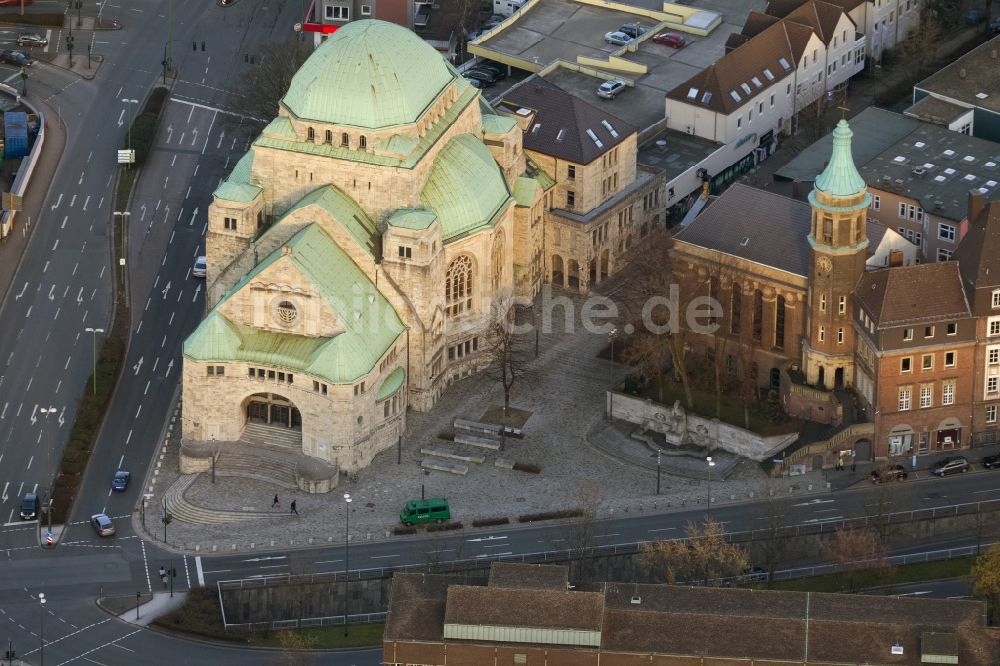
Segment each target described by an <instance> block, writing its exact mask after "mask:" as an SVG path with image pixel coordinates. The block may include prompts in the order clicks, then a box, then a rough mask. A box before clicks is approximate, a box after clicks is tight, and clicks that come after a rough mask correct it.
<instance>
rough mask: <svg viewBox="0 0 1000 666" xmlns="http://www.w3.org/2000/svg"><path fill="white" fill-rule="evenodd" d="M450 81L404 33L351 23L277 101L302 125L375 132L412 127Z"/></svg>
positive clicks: (444, 68) (427, 50) (443, 67)
mask: <svg viewBox="0 0 1000 666" xmlns="http://www.w3.org/2000/svg"><path fill="white" fill-rule="evenodd" d="M454 76H455V75H454V74H453V73H452V70H451V69H450V68H449V67H448V65H447V63H446V62H445V60H444V58H442V57H441V54H439V53H438V52H437V51H435V50H434V49H433V48H432V47H431V46H430V45H429V44H427V43H426V42H425V41H424V40H422V39H420V38H419V37H418V36H417V35H416V34H414V33H413V32H411V31H410V30H407V29H406V28H403V27H401V26H398V25H395V24H394V23H386V22H385V21H374V20H365V21H354V22H352V23H348V24H347V25H345V26H344V27H342V28H340V29H339V30H338V31H337V32H335V33H334V34H333V35H332V36H331V37H330V38H329V39H327V40H326V41H325V42H323V44H321V45H320V47H319V48H318V49H316V52H315V53H313V54H312V55H311V56H309V59H308V60H306V62H305V64H304V65H302V68H301V69H299V71H298V72H296V74H295V76H294V77H292V83H291V85H290V86H289V87H288V92H287V93H285V97H284V98H283V99H282V100H281V101H282V104H284V105H285V107H286V108H287V109H288V110H289V111H291V112H292V113H294V114H295V115H296V116H298V117H299V118H302V119H303V120H314V121H316V122H322V123H331V124H335V125H350V126H355V127H364V128H368V129H378V128H380V127H391V126H393V125H405V124H408V123H413V122H416V120H417V118H419V117H420V114H421V113H422V112H423V111H424V109H426V108H427V106H428V105H429V104H430V103H431V102H432V101H433V100H434V99H435V98H436V97H437V96H438V94H439V93H440V92H441V90H442V89H444V87H445V86H447V85H448V84H449V83H450V82H451V81H452V79H453V78H454Z"/></svg>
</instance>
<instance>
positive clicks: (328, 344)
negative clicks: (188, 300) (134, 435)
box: [184, 224, 405, 384]
mask: <svg viewBox="0 0 1000 666" xmlns="http://www.w3.org/2000/svg"><path fill="white" fill-rule="evenodd" d="M285 245H286V246H287V247H288V248H290V250H291V252H290V253H289V254H288V256H287V257H285V255H284V254H283V249H282V248H278V249H277V250H275V251H274V252H272V253H271V254H270V255H268V257H267V258H265V259H264V260H263V261H261V262H260V263H259V264H258V265H257V266H256V267H255V268H254V269H253V270H252V271H250V273H248V274H247V275H245V276H244V277H243V278H242V279H241V280H240V281H239V282H238V283H237V284H236V285H235V286H234V287H233V288H232V289H231V290H230V291H229V293H227V294H226V296H225V297H224V298H223V299H222V301H220V302H219V304H218V305H216V306H215V308H213V309H212V311H211V312H210V313H209V314H208V316H207V317H206V318H205V319H204V320H203V321H202V322H201V324H199V326H198V328H197V329H195V331H194V333H192V334H191V335H190V336H189V337H188V339H187V340H185V342H184V355H185V356H186V357H187V358H190V359H192V360H196V361H218V362H244V363H257V364H261V365H267V366H273V367H278V368H285V369H287V370H297V371H300V372H305V373H308V374H309V375H312V376H313V377H317V378H320V379H323V380H325V381H327V382H329V383H331V384H345V383H353V382H355V381H357V380H358V379H360V378H361V377H364V376H365V375H367V374H368V373H369V372H371V370H372V369H373V368H374V367H375V366H376V365H377V364H378V362H379V359H381V358H382V356H383V355H384V354H385V352H386V351H388V349H389V348H390V347H391V346H392V344H393V343H394V342H395V341H396V339H397V338H398V337H399V335H400V334H401V333H402V332H403V331H404V330H405V329H404V326H403V323H402V322H401V321H400V320H399V317H398V316H397V315H396V312H395V310H393V308H392V306H391V305H390V304H389V302H388V301H387V300H386V299H385V297H384V296H382V295H381V294H380V293H379V292H378V290H377V289H376V288H375V286H374V285H373V284H372V283H371V282H370V281H369V280H368V278H367V277H366V276H365V274H364V273H362V272H361V269H359V268H358V267H357V266H356V265H355V264H354V262H352V261H351V259H350V258H349V257H348V256H347V255H346V254H345V253H344V252H343V250H341V249H340V248H339V247H338V246H337V244H336V243H335V242H334V241H333V239H331V238H330V236H329V235H327V233H326V232H325V231H324V230H323V228H322V227H321V226H320V225H318V224H310V225H309V226H307V227H306V228H304V229H303V230H302V231H300V232H298V233H297V234H295V235H294V236H292V238H290V239H289V240H288V242H287V243H286V244H285ZM283 258H287V259H288V260H290V261H291V262H292V264H293V265H294V266H295V267H296V268H298V269H299V270H300V271H301V272H302V274H303V275H304V276H305V278H306V279H307V280H308V281H309V282H310V283H311V284H312V285H313V287H314V288H315V290H316V292H317V293H318V294H319V295H320V297H322V298H323V300H324V301H325V302H326V304H327V305H328V306H329V307H330V308H331V309H332V310H333V312H334V313H335V314H336V317H337V323H338V325H339V326H340V327H342V328H343V332H342V333H339V334H337V335H335V336H333V337H321V338H313V337H306V336H302V335H295V334H291V333H282V332H278V331H270V330H261V329H255V328H252V327H250V326H246V325H243V324H238V323H235V322H232V321H230V320H228V319H227V318H226V317H225V316H224V315H223V314H222V312H221V311H222V310H223V309H224V306H225V304H226V302H227V301H228V300H229V299H230V298H231V297H232V296H233V295H234V294H235V293H237V292H238V291H239V290H240V289H242V288H244V287H245V286H246V285H247V284H248V283H250V282H251V281H252V280H253V279H254V278H255V277H257V275H259V274H260V273H261V272H262V271H264V270H265V269H266V268H268V267H269V266H271V265H272V264H274V263H275V262H276V261H278V260H279V259H283ZM390 378H391V375H390ZM387 381H388V380H387Z"/></svg>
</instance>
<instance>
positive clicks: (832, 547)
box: [822, 527, 892, 592]
mask: <svg viewBox="0 0 1000 666" xmlns="http://www.w3.org/2000/svg"><path fill="white" fill-rule="evenodd" d="M822 551H823V553H824V555H825V556H826V557H827V558H828V559H830V560H833V562H834V563H835V564H836V565H837V566H838V567H839V569H840V572H841V580H842V581H843V583H844V591H845V592H857V591H858V589H859V588H860V587H861V583H862V581H863V580H864V578H865V576H864V575H862V572H864V573H865V574H869V575H871V574H874V575H875V576H880V575H884V574H887V573H888V572H889V571H890V570H891V568H892V565H891V564H890V563H889V559H888V549H887V547H886V544H885V542H884V541H883V540H882V538H881V537H880V536H879V533H878V531H877V530H874V529H870V528H867V527H865V528H856V527H842V528H840V529H838V530H837V531H836V533H835V534H834V537H833V540H832V541H828V542H824V543H823V546H822Z"/></svg>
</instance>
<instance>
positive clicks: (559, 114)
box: [500, 76, 638, 164]
mask: <svg viewBox="0 0 1000 666" xmlns="http://www.w3.org/2000/svg"><path fill="white" fill-rule="evenodd" d="M500 106H502V107H503V108H504V109H505V110H506V111H508V112H509V113H516V112H517V109H519V108H526V109H529V110H532V111H535V112H536V115H535V118H534V122H533V124H532V126H531V127H529V128H528V130H527V131H526V132H525V133H524V148H525V150H532V151H535V152H539V153H542V154H544V155H551V156H553V157H558V158H561V159H564V160H567V161H569V162H575V163H576V164H589V163H591V162H593V161H594V160H595V159H597V158H598V157H600V156H601V155H603V154H604V153H606V152H607V151H608V150H610V149H611V148H613V147H615V146H617V145H618V144H619V143H621V142H622V141H624V140H625V139H626V138H628V137H629V136H630V135H632V134H634V133H635V132H637V131H638V130H637V128H636V127H635V126H634V125H630V124H629V123H627V122H625V121H624V120H622V119H621V118H618V117H617V116H613V115H611V114H610V113H608V112H607V111H605V110H604V109H603V108H600V107H597V106H594V105H593V104H591V103H589V102H587V101H585V100H583V99H581V98H579V97H577V96H576V95H571V94H570V93H568V92H566V91H565V90H563V89H562V88H560V87H559V86H557V85H555V84H554V83H551V82H549V81H546V80H545V79H543V78H541V77H538V76H532V77H530V78H528V79H525V80H524V81H523V82H522V83H521V84H519V85H517V86H515V87H514V88H512V89H510V90H509V91H507V93H505V94H504V96H503V99H502V100H501V102H500Z"/></svg>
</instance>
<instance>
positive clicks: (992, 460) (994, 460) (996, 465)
mask: <svg viewBox="0 0 1000 666" xmlns="http://www.w3.org/2000/svg"><path fill="white" fill-rule="evenodd" d="M983 467H984V468H986V469H1000V454H998V455H995V456H986V457H985V458H983Z"/></svg>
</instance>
